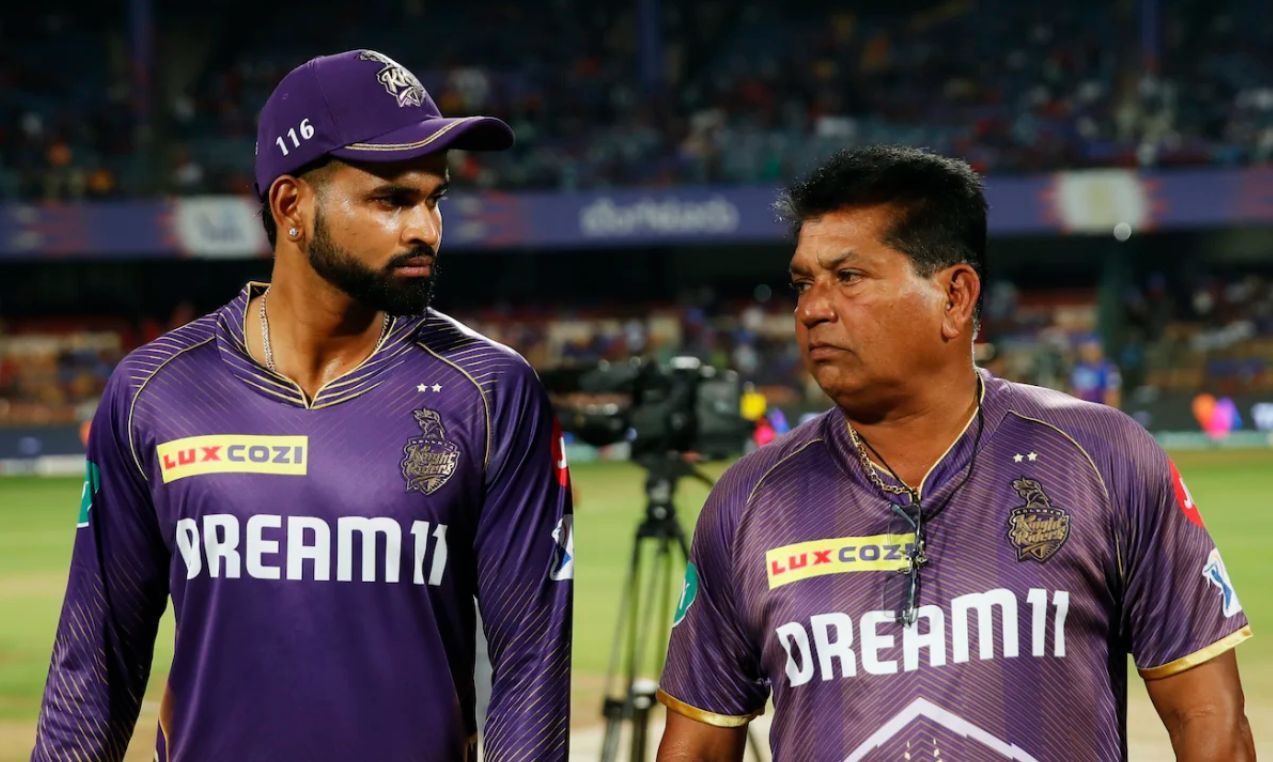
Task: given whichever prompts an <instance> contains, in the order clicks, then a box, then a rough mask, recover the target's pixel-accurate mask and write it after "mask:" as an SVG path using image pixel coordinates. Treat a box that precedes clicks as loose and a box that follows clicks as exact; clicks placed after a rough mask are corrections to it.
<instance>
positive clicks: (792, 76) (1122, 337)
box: [0, 0, 1273, 759]
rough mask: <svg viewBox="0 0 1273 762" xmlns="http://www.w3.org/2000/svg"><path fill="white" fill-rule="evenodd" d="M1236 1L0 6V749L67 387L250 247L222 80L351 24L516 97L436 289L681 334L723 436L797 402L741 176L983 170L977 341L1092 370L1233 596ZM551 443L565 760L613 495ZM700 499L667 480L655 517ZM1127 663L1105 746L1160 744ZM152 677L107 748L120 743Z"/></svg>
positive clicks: (1258, 346)
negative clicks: (1115, 741)
mask: <svg viewBox="0 0 1273 762" xmlns="http://www.w3.org/2000/svg"><path fill="white" fill-rule="evenodd" d="M1271 10H1273V9H1271V8H1270V6H1269V3H1267V2H1264V1H1263V0H1228V1H1217V0H1211V1H1209V2H1197V1H1194V0H1105V1H1102V2H1095V1H1086V0H1071V1H1070V2H1065V3H1048V4H1041V3H1031V2H1020V1H1019V0H1018V1H1000V0H984V1H982V2H973V1H971V0H964V1H959V0H952V1H950V2H912V1H911V0H891V1H890V2H872V1H862V2H853V3H829V2H812V1H811V0H784V2H781V3H774V2H759V1H757V0H617V1H616V2H612V3H595V2H586V1H585V0H543V1H542V2H537V3H519V2H507V1H504V2H500V1H498V0H466V2H464V3H441V2H429V1H427V0H363V1H362V2H359V3H334V2H309V3H306V4H304V6H303V7H285V6H273V5H269V4H261V3H248V2H200V3H180V4H178V3H161V2H154V0H127V1H126V2H113V3H68V2H57V1H53V2H43V3H39V4H37V5H34V6H27V7H25V8H23V10H22V12H21V13H17V12H16V11H14V10H4V11H0V759H19V758H22V757H23V756H24V755H25V754H27V753H28V752H29V748H30V744H31V741H32V738H33V733H34V730H33V729H34V722H35V715H36V712H37V711H38V702H39V696H40V691H41V689H42V685H43V678H44V674H45V672H46V670H47V665H48V654H49V650H50V647H51V643H52V636H53V628H54V625H55V622H56V616H57V611H58V607H59V606H60V599H61V593H62V590H63V587H64V584H65V574H66V562H67V558H68V554H69V548H70V543H71V538H72V534H73V531H74V523H75V522H74V520H73V517H74V515H75V511H76V509H77V507H78V494H79V480H78V478H76V475H78V474H80V473H82V469H83V445H82V437H83V433H84V425H85V422H86V421H87V420H88V419H89V418H90V417H91V415H92V413H93V410H94V409H95V405H96V403H97V400H98V397H99V395H100V393H101V390H102V388H103V385H104V384H105V381H106V379H107V377H108V376H109V374H110V372H111V369H112V368H113V367H114V365H115V364H116V363H117V362H118V361H119V360H120V358H122V357H123V356H124V355H125V354H126V353H128V352H129V351H131V350H132V349H134V348H136V347H137V346H139V345H141V344H142V343H144V342H146V341H149V340H151V339H154V338H156V337H157V336H159V335H160V334H162V333H163V332H164V331H166V330H169V329H171V328H174V327H176V326H179V325H182V324H184V323H185V322H187V321H189V320H191V319H192V318H194V317H196V316H198V315H200V314H203V313H205V312H207V311H209V310H212V309H214V308H216V307H217V306H219V305H221V304H223V303H225V302H227V301H229V300H230V299H231V298H232V297H233V296H234V295H235V294H236V293H237V292H238V290H239V289H240V288H241V287H242V286H243V284H244V283H245V282H246V281H247V280H249V279H258V280H265V279H268V275H269V270H270V259H269V251H268V248H267V245H266V241H265V236H264V234H263V231H262V229H261V225H260V219H259V209H258V204H257V202H256V201H255V199H254V198H253V197H252V195H251V182H252V179H251V177H252V162H253V142H254V136H255V118H256V114H257V111H258V110H259V108H260V106H261V105H262V104H263V102H264V100H265V98H266V96H267V95H268V94H269V92H270V91H271V89H272V88H273V86H274V85H275V84H276V83H277V81H278V80H279V79H280V78H281V77H282V76H283V74H285V73H286V72H287V71H288V70H290V69H291V68H292V67H294V66H296V65H298V64H300V63H302V62H303V61H305V60H306V59H308V58H310V57H312V56H314V55H319V54H325V53H331V52H337V51H341V50H347V49H351V48H362V47H369V48H375V49H377V50H380V51H382V52H384V53H386V54H388V55H390V56H392V57H394V58H395V59H397V60H398V61H400V62H401V63H403V64H404V65H406V66H407V67H408V68H410V69H411V70H412V71H414V72H415V73H416V74H417V75H418V76H419V77H420V79H421V80H422V81H423V83H424V85H425V87H426V88H427V89H428V90H429V92H430V93H431V94H432V96H433V98H434V100H435V101H436V102H437V103H438V105H439V106H440V108H441V109H442V111H443V112H444V113H445V114H446V115H448V116H461V115H466V114H474V113H482V114H493V115H497V116H500V117H502V118H504V119H505V120H507V121H508V122H509V123H510V124H512V126H513V127H514V129H515V131H516V132H517V138H518V142H517V145H516V147H515V148H514V149H513V150H511V151H509V152H506V153H502V154H493V155H480V154H462V153H455V152H453V154H452V156H451V163H452V173H453V177H454V183H455V186H456V187H455V191H454V192H453V194H452V196H451V199H450V200H448V201H447V202H446V205H445V206H444V220H445V226H446V227H445V235H444V243H443V249H442V257H441V266H440V278H439V286H438V290H437V297H436V301H435V306H437V307H438V308H439V309H441V310H443V311H445V312H448V313H450V314H452V315H454V316H456V317H457V318H459V319H460V320H462V321H464V322H466V323H467V324H469V325H470V326H472V327H473V328H475V329H477V330H478V331H481V332H482V333H485V334H486V335H488V336H490V337H492V338H494V339H496V340H498V341H501V342H503V343H506V344H508V345H510V346H512V347H514V348H516V349H517V350H518V351H520V352H521V353H522V354H523V355H525V356H526V357H527V359H528V360H530V362H531V363H532V364H533V365H534V366H535V367H536V368H537V369H540V370H541V371H545V372H547V371H549V370H550V369H553V368H556V367H559V366H561V365H563V364H574V365H589V364H593V363H595V362H597V361H600V360H611V361H623V360H626V359H627V358H630V357H642V358H645V359H647V360H649V361H651V362H662V363H666V362H668V361H670V360H671V358H673V357H677V356H685V355H690V356H694V357H697V358H699V359H700V360H701V361H702V362H703V363H704V364H706V365H710V366H714V367H716V368H719V369H722V370H724V369H732V370H734V371H736V372H737V373H738V375H739V377H740V379H741V381H742V383H743V384H744V385H745V386H744V391H745V395H744V397H743V402H744V405H743V414H744V415H745V416H746V417H747V419H748V420H749V421H750V422H751V436H750V439H751V444H750V446H762V445H763V444H765V443H766V442H768V441H769V440H771V439H772V438H773V437H774V436H776V435H779V434H781V433H782V432H784V431H786V430H787V429H788V428H789V427H790V426H792V425H795V424H796V423H797V422H798V421H799V420H800V419H801V417H803V416H804V415H807V414H809V413H811V412H817V411H821V410H824V409H825V408H826V407H827V406H828V404H829V403H828V402H827V400H826V399H825V398H824V397H823V396H822V395H821V393H820V392H819V391H818V389H817V387H816V385H814V384H813V383H812V382H811V380H810V379H809V378H808V376H807V375H806V374H805V373H804V371H803V369H802V368H801V366H800V361H799V356H798V352H797V350H796V347H795V345H794V341H793V336H794V329H793V320H792V316H791V311H792V308H793V306H794V298H793V294H792V293H791V292H790V291H789V290H788V288H787V285H786V280H787V278H786V265H787V261H788V259H789V257H790V255H791V250H792V242H791V240H790V239H789V238H788V236H787V235H786V232H785V231H784V229H783V228H782V227H781V226H780V225H779V224H778V223H777V222H776V221H775V220H774V214H773V213H772V210H771V204H772V203H773V201H774V198H775V196H776V193H777V190H778V189H779V188H780V187H781V186H782V184H783V183H785V182H787V181H790V180H792V179H795V178H796V177H798V176H800V175H801V174H803V173H805V172H807V171H808V170H809V169H811V168H813V167H814V166H816V165H817V164H818V163H819V162H820V161H821V160H822V159H824V158H825V157H826V156H828V155H829V154H830V153H831V152H833V151H835V150H837V149H839V148H843V147H847V146H856V145H863V144H868V143H905V144H913V145H920V146H926V147H928V148H931V149H933V150H935V151H938V152H940V153H944V154H949V155H952V156H957V157H961V158H963V159H966V160H967V161H968V162H970V163H971V164H972V165H973V166H974V167H975V168H976V169H977V170H978V171H980V172H981V173H983V174H984V176H985V181H986V192H987V196H988V199H989V203H990V229H991V235H992V239H991V246H990V267H989V278H988V280H987V282H986V283H985V284H984V288H985V290H986V312H985V316H984V324H983V330H982V335H981V336H980V338H979V343H978V358H979V362H980V363H981V364H982V365H983V366H985V367H987V368H989V369H990V370H991V371H992V372H994V373H996V374H998V375H1000V376H1003V377H1006V378H1009V379H1012V380H1017V381H1024V382H1028V383H1034V384H1041V385H1044V386H1050V387H1054V388H1057V389H1062V390H1065V391H1069V392H1071V393H1074V394H1076V395H1077V396H1082V397H1084V398H1087V399H1091V400H1093V401H1099V402H1104V403H1106V404H1112V405H1116V406H1119V407H1121V408H1122V409H1123V410H1125V411H1126V412H1128V413H1129V414H1130V415H1132V416H1134V417H1135V418H1136V419H1137V420H1138V421H1139V422H1140V423H1141V424H1142V425H1144V426H1145V427H1146V428H1147V429H1149V430H1150V431H1151V432H1153V433H1154V434H1155V435H1156V436H1158V437H1159V440H1160V441H1161V442H1162V443H1163V444H1164V445H1165V446H1167V447H1168V448H1169V450H1171V451H1172V454H1173V457H1175V458H1176V460H1177V462H1178V463H1179V464H1180V465H1181V470H1182V472H1183V473H1184V474H1185V477H1186V478H1187V479H1188V480H1189V483H1190V487H1191V489H1192V491H1193V493H1194V494H1195V496H1196V497H1197V501H1198V503H1199V504H1200V505H1201V507H1202V511H1203V513H1204V515H1205V516H1206V518H1207V521H1208V526H1209V527H1210V528H1211V530H1212V532H1213V534H1215V535H1216V537H1217V541H1218V542H1219V544H1220V547H1221V549H1222V550H1223V551H1224V552H1225V556H1226V560H1227V561H1228V565H1229V568H1230V569H1231V570H1232V573H1233V576H1234V577H1235V578H1236V583H1235V584H1236V585H1237V587H1238V590H1239V591H1240V593H1241V594H1242V598H1243V601H1244V603H1245V604H1246V607H1247V611H1248V613H1249V615H1250V617H1251V619H1252V620H1253V623H1254V625H1255V629H1256V631H1257V634H1259V633H1262V632H1263V627H1262V625H1263V624H1264V622H1265V620H1266V619H1269V620H1273V599H1270V598H1268V597H1267V596H1268V595H1270V594H1266V593H1264V592H1263V591H1261V590H1260V589H1258V588H1257V584H1258V582H1259V581H1260V580H1259V576H1258V572H1259V570H1262V569H1266V568H1267V566H1266V565H1262V564H1261V558H1262V557H1264V556H1266V555H1267V546H1268V544H1269V541H1270V540H1273V517H1271V516H1273V512H1270V511H1267V510H1266V509H1267V508H1268V507H1269V506H1270V498H1273V449H1270V445H1271V444H1273V169H1271V168H1270V165H1269V159H1270V157H1271V156H1273V13H1271V12H1270V11H1271ZM570 454H571V456H572V466H573V468H574V472H575V480H576V484H577V489H578V501H579V507H578V510H579V517H578V534H579V537H580V545H579V549H578V553H579V555H578V567H579V569H580V574H579V575H578V583H577V585H578V587H577V589H578V595H579V603H578V604H577V609H578V611H577V617H578V619H577V627H576V629H577V632H578V633H579V634H578V635H577V641H578V642H577V644H576V662H575V664H576V668H575V669H576V705H575V710H574V720H573V723H574V726H575V727H576V729H577V734H576V735H577V740H576V743H575V746H576V749H577V756H578V757H579V758H581V759H583V758H595V750H596V748H597V740H596V736H597V729H598V728H599V727H600V722H601V715H600V707H601V692H602V687H601V683H602V676H603V675H604V672H605V657H606V656H607V655H608V646H609V643H610V635H611V632H612V629H611V624H612V622H613V621H614V618H615V616H616V608H615V606H616V604H615V603H614V600H613V595H612V594H611V593H612V589H613V587H614V586H617V585H618V584H619V581H620V579H621V578H622V574H623V565H622V564H621V563H619V561H618V560H616V559H623V558H626V554H627V553H628V551H629V548H630V538H631V531H632V530H633V528H634V527H635V523H636V521H637V520H638V519H639V518H640V516H641V510H642V505H643V500H644V497H643V494H642V490H641V479H642V475H641V472H640V471H639V470H638V469H637V468H635V467H634V466H632V465H631V464H629V463H626V462H625V459H626V456H627V452H626V450H625V449H624V447H623V445H618V446H612V447H605V448H601V449H597V448H593V447H589V446H586V445H584V444H582V443H579V442H572V443H571V446H570ZM722 467H723V464H719V465H717V466H713V468H712V469H711V470H712V472H713V473H717V474H718V473H719V472H720V469H721V468H722ZM702 497H703V492H702V490H701V489H698V488H691V489H686V490H685V491H684V494H682V495H681V500H680V501H679V504H680V505H681V507H682V509H683V510H682V512H681V519H682V523H683V524H685V526H686V528H687V530H688V529H689V528H690V527H692V521H693V517H694V515H695V514H696V512H697V508H698V506H699V504H701V500H702ZM590 548H591V549H590ZM1261 596H1266V597H1264V598H1261ZM1266 601H1267V603H1266ZM166 637H170V635H169V636H166ZM165 648H166V646H162V645H161V648H160V657H159V658H158V659H157V661H156V667H155V676H154V677H152V681H151V682H152V686H151V688H152V692H154V691H155V690H156V686H162V676H163V674H164V673H165V672H166V665H167V662H166V661H165V660H166V659H167V658H168V657H169V656H170V653H171V652H170V650H164V649H165ZM167 648H170V646H167ZM1239 653H1240V658H1241V661H1242V665H1243V669H1244V678H1245V681H1246V684H1247V689H1248V702H1249V704H1248V714H1249V715H1250V716H1251V719H1252V724H1253V725H1254V726H1255V728H1256V734H1257V741H1260V742H1261V743H1263V741H1264V739H1262V738H1261V737H1260V736H1261V735H1262V731H1261V728H1262V727H1267V726H1268V725H1267V723H1263V724H1262V723H1260V722H1259V721H1258V720H1259V719H1264V720H1273V647H1266V646H1265V644H1264V643H1263V638H1262V637H1258V638H1256V639H1255V641H1253V642H1252V643H1251V644H1249V645H1244V646H1243V647H1242V649H1240V652H1239ZM1138 682H1139V681H1138V680H1135V679H1134V680H1133V689H1134V693H1135V692H1137V691H1139V693H1136V695H1134V696H1133V699H1132V710H1131V715H1130V717H1131V720H1130V723H1131V726H1132V738H1133V747H1132V752H1133V758H1142V759H1157V758H1164V757H1165V756H1168V755H1169V750H1170V747H1169V745H1167V744H1166V736H1165V733H1163V732H1162V730H1161V728H1160V726H1159V724H1158V720H1157V718H1156V717H1155V716H1154V715H1153V711H1152V708H1151V707H1149V705H1148V704H1147V701H1146V700H1145V698H1144V696H1143V689H1141V688H1140V687H1139V685H1138ZM154 708H155V707H154V705H153V703H148V704H147V709H146V712H145V713H143V718H142V721H141V723H139V725H138V736H139V738H138V741H137V743H135V744H134V753H136V754H137V755H138V756H137V757H136V758H137V759H148V758H149V756H150V755H149V753H147V752H146V751H145V750H146V748H147V747H148V746H149V745H150V743H151V739H153V727H154ZM589 750H591V751H589Z"/></svg>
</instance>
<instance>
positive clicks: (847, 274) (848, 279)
mask: <svg viewBox="0 0 1273 762" xmlns="http://www.w3.org/2000/svg"><path fill="white" fill-rule="evenodd" d="M835 277H836V278H838V279H839V280H840V282H841V283H852V282H853V281H855V280H857V279H858V278H860V277H862V274H861V273H859V272H858V271H857V270H840V271H838V272H836V274H835Z"/></svg>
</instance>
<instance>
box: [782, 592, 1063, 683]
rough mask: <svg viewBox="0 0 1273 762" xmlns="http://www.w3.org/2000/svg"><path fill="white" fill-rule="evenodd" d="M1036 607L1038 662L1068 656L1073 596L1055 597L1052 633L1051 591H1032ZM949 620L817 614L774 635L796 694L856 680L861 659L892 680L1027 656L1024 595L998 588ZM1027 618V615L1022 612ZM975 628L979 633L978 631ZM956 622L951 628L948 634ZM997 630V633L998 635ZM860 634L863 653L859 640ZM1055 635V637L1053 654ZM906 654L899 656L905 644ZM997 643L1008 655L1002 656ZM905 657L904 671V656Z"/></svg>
mask: <svg viewBox="0 0 1273 762" xmlns="http://www.w3.org/2000/svg"><path fill="white" fill-rule="evenodd" d="M1026 604H1027V606H1028V608H1029V615H1028V616H1029V621H1028V624H1027V625H1025V626H1026V627H1028V628H1029V638H1030V641H1029V642H1030V655H1031V656H1035V657H1044V656H1053V657H1057V658H1063V657H1064V656H1065V619H1066V615H1067V614H1068V613H1069V610H1070V594H1069V593H1068V592H1066V591H1064V590H1057V591H1055V592H1053V593H1052V605H1051V620H1052V623H1051V627H1049V626H1048V618H1049V617H1048V609H1049V606H1048V592H1047V591H1046V590H1044V589H1042V588H1031V589H1030V591H1029V593H1028V594H1027V595H1026ZM948 608H949V612H950V615H949V620H948V619H947V611H946V609H944V608H943V607H941V606H934V605H927V606H920V607H919V618H918V621H916V622H915V624H914V625H912V626H910V627H902V626H901V625H899V624H897V623H896V621H895V619H896V613H895V612H893V611H868V612H866V613H865V614H862V615H861V616H860V617H858V619H857V623H856V627H855V626H854V621H853V618H852V617H850V616H849V615H848V614H844V613H841V612H839V611H833V612H830V613H827V614H815V615H814V616H812V617H810V618H809V623H808V624H807V625H806V624H805V623H804V622H787V623H786V624H784V625H782V626H780V627H778V628H777V629H776V630H775V631H774V635H775V636H777V638H778V642H779V643H780V644H781V645H782V647H783V650H785V651H786V652H787V665H786V673H787V680H788V681H789V683H790V684H791V686H792V687H795V686H799V685H804V684H805V683H808V682H809V681H811V680H812V679H813V678H814V675H815V674H817V675H818V676H819V677H820V678H821V679H822V680H824V681H825V680H833V679H835V678H837V677H856V676H857V674H858V666H859V659H860V662H861V669H862V672H864V673H866V674H868V675H891V674H895V673H896V672H898V670H899V669H900V670H901V671H903V672H913V671H915V670H917V669H919V668H920V666H928V667H942V666H945V665H946V663H947V657H948V655H949V657H950V662H951V663H953V664H961V663H964V662H967V661H969V659H970V658H971V657H972V654H973V653H974V650H973V647H972V644H973V637H972V636H973V635H974V634H975V636H976V638H975V642H976V648H975V654H976V657H977V658H978V659H980V660H982V661H986V660H990V659H994V658H996V657H998V658H1013V657H1016V656H1018V655H1019V654H1020V636H1021V633H1020V630H1021V629H1022V627H1021V625H1022V623H1021V622H1020V621H1019V614H1018V611H1019V609H1020V608H1021V607H1020V606H1019V605H1018V601H1017V596H1016V594H1015V593H1013V592H1012V591H1011V590H1007V589H1004V588H997V589H995V590H990V591H987V592H984V593H970V594H968V595H961V596H959V597H957V598H955V599H954V600H952V601H951V602H950V606H949V607H948ZM1020 614H1022V615H1023V614H1025V611H1024V610H1022V611H1020ZM974 620H975V621H976V630H975V633H974V631H973V629H972V626H973V621H974ZM947 621H949V623H950V624H949V627H947ZM996 626H998V631H997V632H996V630H995V628H996ZM855 630H856V631H857V634H858V637H857V650H856V651H855V650H854V648H853V635H854V631H855ZM1049 630H1050V631H1051V632H1050V634H1051V638H1050V646H1051V647H1050V648H1049V638H1048V635H1049ZM899 637H900V640H901V644H900V645H901V653H900V654H898V652H897V649H898V642H897V641H898V639H899ZM996 642H999V643H1002V650H1001V651H1000V652H999V653H996V652H995V644H996ZM899 655H900V656H901V659H900V664H899V659H898V658H897V657H898V656H899Z"/></svg>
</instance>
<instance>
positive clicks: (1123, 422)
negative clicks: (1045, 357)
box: [1000, 381, 1164, 474]
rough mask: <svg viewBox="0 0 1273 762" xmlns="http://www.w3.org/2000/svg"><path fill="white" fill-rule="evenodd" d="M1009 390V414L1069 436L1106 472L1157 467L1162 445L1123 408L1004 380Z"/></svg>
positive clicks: (1098, 467)
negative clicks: (1119, 469)
mask: <svg viewBox="0 0 1273 762" xmlns="http://www.w3.org/2000/svg"><path fill="white" fill-rule="evenodd" d="M1000 383H1003V384H1005V386H1006V387H1007V389H1006V391H1007V393H1008V394H1009V395H1010V402H1009V405H1008V415H1009V416H1014V417H1015V418H1017V419H1018V420H1019V421H1022V422H1024V423H1025V424H1027V425H1034V426H1040V427H1043V428H1045V429H1048V430H1051V431H1052V432H1054V433H1055V434H1057V435H1059V436H1062V437H1064V438H1066V439H1068V440H1070V441H1071V442H1072V443H1073V444H1074V445H1076V446H1077V447H1078V448H1079V449H1080V450H1082V451H1083V453H1084V454H1085V455H1086V456H1087V458H1088V459H1090V460H1091V461H1092V465H1093V466H1095V467H1096V468H1097V469H1098V470H1099V471H1101V472H1102V473H1103V474H1106V473H1108V472H1109V471H1111V470H1113V469H1118V468H1120V467H1127V466H1130V467H1131V468H1132V469H1133V470H1141V469H1143V468H1145V467H1149V466H1152V467H1155V468H1156V467H1158V466H1159V465H1160V463H1159V461H1160V459H1161V458H1162V457H1164V456H1163V455H1162V450H1161V448H1160V447H1159V446H1158V443H1157V442H1156V441H1155V440H1154V438H1153V436H1152V435H1151V434H1150V433H1149V432H1148V431H1146V430H1145V427H1144V426H1141V425H1140V424H1139V423H1138V422H1137V421H1136V420H1135V419H1134V418H1132V417H1131V416H1129V415H1127V414H1126V413H1124V412H1123V411H1121V410H1119V409H1117V408H1113V407H1110V406H1109V405H1103V404H1100V403H1096V402H1086V401H1084V400H1080V399H1077V398H1075V397H1072V396H1070V395H1068V394H1065V393H1064V392H1059V391H1055V390H1053V389H1045V388H1042V387H1038V386H1030V385H1028V384H1018V383H1012V382H1006V381H1004V382H1000Z"/></svg>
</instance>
